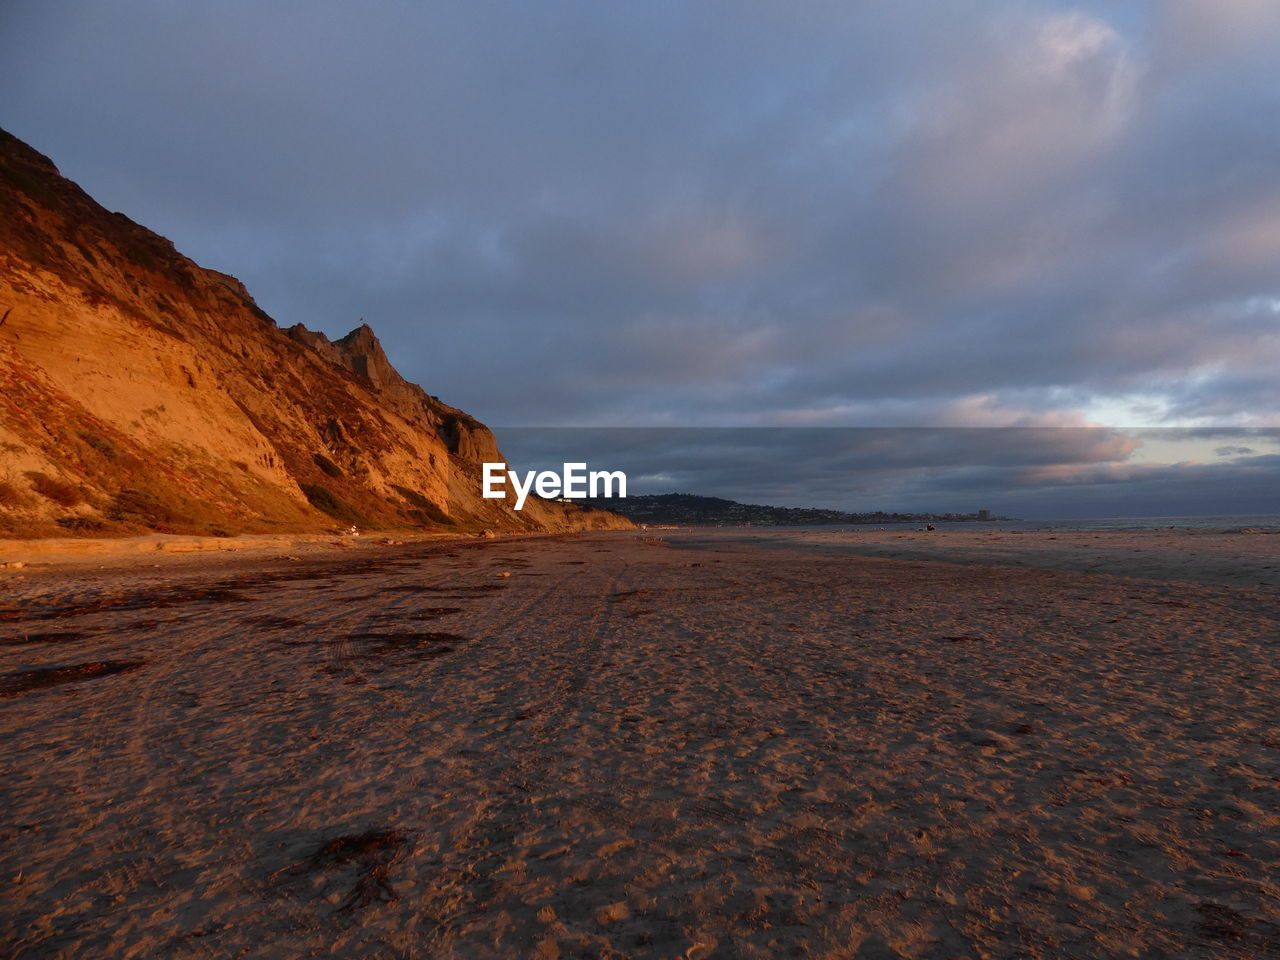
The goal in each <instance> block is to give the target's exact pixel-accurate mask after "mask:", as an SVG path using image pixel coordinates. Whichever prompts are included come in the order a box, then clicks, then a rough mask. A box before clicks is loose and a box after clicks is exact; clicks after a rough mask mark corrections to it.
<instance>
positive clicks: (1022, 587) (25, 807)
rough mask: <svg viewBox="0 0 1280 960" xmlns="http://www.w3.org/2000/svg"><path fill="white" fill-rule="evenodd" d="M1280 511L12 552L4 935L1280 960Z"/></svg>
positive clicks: (259, 946)
mask: <svg viewBox="0 0 1280 960" xmlns="http://www.w3.org/2000/svg"><path fill="white" fill-rule="evenodd" d="M1277 587H1280V535H1276V534H1249V533H1216V534H1208V533H1186V532H1176V531H1151V532H1136V533H1115V534H1102V533H1087V534H1086V533H1071V534H1068V533H1056V534H1050V533H1025V534H1011V533H985V532H979V531H942V532H940V533H939V534H929V535H926V534H923V533H916V532H912V531H901V530H896V531H895V530H890V531H885V532H874V533H872V532H864V533H834V532H820V533H815V532H813V531H807V532H805V531H796V532H794V533H781V532H752V531H742V530H726V531H685V532H668V531H662V532H649V533H641V532H626V533H622V532H618V533H596V534H582V535H564V536H557V537H539V538H519V539H498V540H458V541H436V542H422V543H412V542H411V543H406V544H401V545H396V544H388V545H372V544H370V545H361V546H360V547H358V548H353V549H352V548H344V549H338V548H334V549H332V550H329V551H325V550H320V549H316V550H311V551H308V552H305V553H302V554H297V555H295V554H288V555H276V554H273V555H270V556H265V555H253V556H247V555H246V556H237V555H234V554H227V555H225V556H224V555H217V556H210V555H191V556H172V557H164V558H162V559H157V558H152V557H150V556H147V557H121V558H111V559H109V560H104V559H101V558H93V559H92V560H88V559H86V561H85V562H83V563H79V564H75V563H70V564H68V563H63V564H59V565H55V566H42V565H41V564H40V563H38V562H36V563H32V564H30V565H28V566H26V567H24V568H22V569H20V570H5V571H0V738H2V739H3V744H4V747H3V751H2V752H0V955H2V956H4V957H13V958H15V960H17V958H23V960H29V958H45V957H58V958H63V957H66V958H72V957H76V958H81V957H83V958H89V957H92V958H100V957H113V958H114V957H119V958H153V957H155V958H161V957H162V958H210V960H212V958H218V960H221V958H230V957H262V958H274V957H279V958H289V957H304V956H315V957H367V958H435V957H444V958H455V957H456V958H472V957H475V958H485V957H538V958H555V957H566V958H567V957H611V958H621V957H636V958H641V957H644V958H667V957H684V958H718V957H725V958H735V957H743V958H772V957H791V956H795V957H825V958H861V960H883V958H897V957H903V958H1059V957H1071V958H1093V957H1097V958H1109V957H1144V958H1147V957H1151V958H1155V957H1179V958H1181V957H1188V958H1198V957H1204V958H1218V957H1232V958H1253V957H1258V958H1264V957H1277V956H1280V866H1278V865H1280V732H1278V731H1277V726H1276V721H1275V718H1276V717H1277V716H1280V594H1278V593H1277Z"/></svg>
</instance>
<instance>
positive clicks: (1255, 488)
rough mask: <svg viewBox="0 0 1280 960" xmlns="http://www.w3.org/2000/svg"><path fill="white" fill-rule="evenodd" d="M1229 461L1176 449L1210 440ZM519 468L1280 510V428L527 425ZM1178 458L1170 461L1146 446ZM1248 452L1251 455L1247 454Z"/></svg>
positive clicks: (804, 491)
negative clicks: (1151, 455)
mask: <svg viewBox="0 0 1280 960" xmlns="http://www.w3.org/2000/svg"><path fill="white" fill-rule="evenodd" d="M1214 437H1216V438H1218V439H1219V440H1221V439H1223V438H1229V439H1235V440H1249V441H1250V442H1251V443H1253V444H1254V445H1255V447H1264V446H1265V447H1267V448H1268V449H1269V450H1274V451H1277V452H1275V453H1270V452H1268V453H1259V452H1257V451H1256V450H1253V449H1249V448H1244V447H1241V446H1240V445H1239V444H1231V445H1229V446H1228V447H1227V448H1226V449H1228V450H1229V451H1231V452H1230V453H1223V452H1221V451H1220V452H1219V456H1220V457H1226V456H1230V457H1232V458H1233V459H1231V461H1230V462H1224V461H1223V460H1219V461H1215V462H1197V461H1194V460H1189V459H1182V458H1181V456H1180V455H1178V454H1179V453H1185V452H1192V451H1195V450H1197V449H1199V448H1201V447H1203V444H1204V441H1205V440H1207V439H1212V438H1214ZM500 439H501V441H502V444H503V449H504V452H505V454H506V455H507V456H508V457H509V458H510V461H511V462H512V463H513V464H518V465H519V467H520V469H539V470H556V471H559V470H560V469H561V465H562V464H563V463H565V462H576V461H583V462H587V463H588V464H589V465H590V466H591V468H592V469H610V470H622V471H624V472H625V473H626V474H627V477H628V481H629V487H628V492H629V493H632V494H644V493H666V492H671V491H673V490H674V491H677V492H683V493H699V494H703V495H708V496H721V497H727V498H729V499H733V500H740V501H744V502H749V503H768V504H774V505H777V506H816V507H827V508H832V509H842V510H849V511H854V512H859V511H861V512H869V511H874V510H917V511H926V510H941V511H955V512H966V513H967V512H973V511H975V510H978V509H991V510H994V511H996V512H998V513H1003V514H1006V515H1014V516H1020V517H1026V518H1035V519H1043V518H1053V517H1072V516H1074V517H1088V516H1174V515H1196V514H1198V515H1223V514H1261V513H1275V512H1276V508H1277V506H1278V505H1280V504H1278V501H1277V495H1276V490H1277V489H1280V431H1276V430H1256V429H1255V430H1249V431H1235V432H1230V431H1224V430H1218V431H1213V432H1212V434H1211V433H1210V432H1209V431H1186V430H1168V429H1158V430H1144V431H1134V432H1126V431H1119V430H1114V429H1109V428H1097V427H1077V428H1070V427H1004V428H972V427H968V428H924V427H915V428H902V429H894V428H887V427H877V428H866V427H810V428H798V427H790V428H781V427H779V428H764V427H741V428H706V427H703V428H698V427H687V428H656V427H650V428H641V427H636V428H608V427H600V428H573V427H562V428H526V429H511V430H505V431H503V432H502V434H501V437H500ZM1153 448H1155V449H1159V450H1161V451H1162V452H1167V451H1175V455H1174V456H1172V457H1171V458H1169V459H1172V460H1173V462H1172V463H1168V462H1164V463H1162V462H1150V461H1144V460H1143V459H1142V458H1141V457H1140V456H1139V457H1134V456H1133V455H1134V454H1140V453H1141V452H1142V451H1143V450H1144V449H1153ZM1245 450H1248V452H1247V453H1246V452H1243V451H1245Z"/></svg>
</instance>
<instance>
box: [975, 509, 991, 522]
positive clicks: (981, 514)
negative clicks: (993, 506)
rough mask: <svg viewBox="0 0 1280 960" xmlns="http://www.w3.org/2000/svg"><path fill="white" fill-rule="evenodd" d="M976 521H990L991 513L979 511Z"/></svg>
mask: <svg viewBox="0 0 1280 960" xmlns="http://www.w3.org/2000/svg"><path fill="white" fill-rule="evenodd" d="M978 519H979V520H990V519H991V511H990V510H979V511H978Z"/></svg>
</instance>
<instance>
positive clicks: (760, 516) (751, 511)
mask: <svg viewBox="0 0 1280 960" xmlns="http://www.w3.org/2000/svg"><path fill="white" fill-rule="evenodd" d="M584 502H585V503H590V504H594V505H596V506H601V507H603V506H607V507H608V508H609V509H610V510H613V511H615V512H617V513H620V514H622V515H623V516H625V517H629V518H630V519H631V520H633V521H635V522H636V523H651V524H669V525H673V526H735V525H739V524H744V523H750V524H756V525H761V526H812V525H815V524H832V523H850V524H852V523H926V522H935V523H936V522H942V521H945V522H948V523H955V522H965V521H974V520H1004V519H1007V518H1005V517H996V516H990V515H987V514H986V513H985V512H983V513H881V512H877V513H845V512H843V511H840V510H821V509H818V508H815V507H770V506H764V505H761V504H756V503H738V502H737V501H736V500H725V499H722V498H720V497H699V496H695V495H694V494H691V493H659V494H651V495H648V496H639V497H627V498H625V499H621V500H605V499H596V500H586V501H584Z"/></svg>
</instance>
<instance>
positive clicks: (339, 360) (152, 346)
mask: <svg viewBox="0 0 1280 960" xmlns="http://www.w3.org/2000/svg"><path fill="white" fill-rule="evenodd" d="M0 316H3V320H2V321H0V536H33V535H64V536H65V535H67V534H68V533H85V534H99V535H101V534H117V533H118V534H127V533H131V532H140V531H143V530H159V531H166V532H181V533H220V532H225V533H237V532H273V531H280V532H294V531H297V532H303V531H320V530H326V529H332V528H334V527H335V526H343V527H345V526H348V525H352V524H354V525H356V526H358V527H361V528H363V529H379V528H382V529H400V528H420V529H432V530H459V531H474V530H479V529H482V528H490V529H497V530H507V531H517V530H528V531H548V530H574V529H590V528H610V527H625V526H629V525H630V524H629V522H628V521H626V520H624V519H622V518H621V517H617V516H615V515H614V514H610V513H606V512H604V511H599V510H587V509H579V508H577V507H576V506H574V505H569V504H560V503H546V502H542V501H537V502H533V501H530V502H529V503H528V504H526V506H525V508H524V509H523V510H521V511H520V512H518V513H517V512H515V511H514V510H513V509H512V508H511V505H510V503H509V502H504V501H496V500H484V499H482V498H481V496H480V463H481V462H482V461H484V460H500V459H502V456H501V454H500V453H499V452H498V448H497V444H496V442H495V441H494V438H493V434H492V433H491V432H490V431H489V430H488V429H487V428H486V427H485V426H484V425H483V424H481V423H479V422H478V421H476V420H475V419H474V418H472V417H470V416H468V415H467V414H465V413H463V412H462V411H461V410H457V409H455V408H453V407H450V406H448V405H447V404H444V403H441V402H440V401H438V400H436V399H434V398H433V397H431V396H429V395H428V394H427V393H425V392H424V391H423V390H422V389H421V388H420V387H418V386H416V385H415V384H411V383H409V382H407V381H406V380H404V378H402V377H401V376H400V375H399V374H398V373H397V372H396V370H395V368H394V367H393V366H392V365H391V363H390V361H389V360H388V359H387V356H386V354H385V353H384V352H383V350H382V346H381V344H379V343H378V340H377V337H375V336H374V334H373V331H372V330H371V329H370V328H369V327H368V326H365V325H361V326H359V327H358V328H357V329H355V330H353V331H352V332H351V333H350V334H348V335H347V336H345V337H343V338H342V339H340V340H337V341H330V340H329V339H328V338H327V337H325V336H324V335H323V334H319V333H313V332H311V331H309V330H307V329H306V328H305V327H303V326H301V325H297V326H294V327H292V328H290V329H289V330H287V331H286V330H282V329H280V328H279V327H277V326H276V324H275V322H274V321H273V320H272V319H271V318H270V317H268V316H267V315H266V314H265V313H264V312H263V311H262V310H261V309H259V307H258V305H257V304H256V303H254V301H253V298H252V297H251V296H250V295H249V293H248V291H247V290H245V288H244V286H243V285H242V284H241V283H240V282H239V281H237V280H236V279H235V278H234V277H229V276H227V275H225V274H222V273H218V272H216V271H213V270H205V269H202V268H201V267H199V266H197V265H196V264H195V263H193V262H192V261H190V260H188V259H187V258H186V257H184V256H182V255H181V254H179V253H178V252H177V251H176V250H175V249H174V248H173V245H172V244H171V243H169V242H168V241H167V240H165V239H164V238H162V237H159V236H157V235H156V234H154V233H152V232H151V231H149V230H146V229H145V228H143V227H140V226H139V225H137V224H135V223H134V222H133V221H131V220H130V219H129V218H128V217H125V216H124V215H123V214H119V213H109V212H108V211H106V210H105V209H103V208H102V207H100V206H99V205H98V204H97V203H95V202H94V201H93V200H92V199H91V198H90V197H89V196H88V195H86V194H85V193H84V192H83V191H82V190H80V188H79V187H77V186H76V185H75V184H74V183H71V182H70V181H68V180H66V179H64V178H63V177H62V176H61V175H59V173H58V171H57V169H56V168H55V167H54V165H53V163H52V162H50V161H49V160H48V159H47V158H46V157H44V156H42V155H40V154H39V153H37V152H36V151H34V150H32V149H31V148H30V147H28V146H27V145H26V144H24V143H22V142H21V141H19V140H17V139H16V138H14V137H12V136H11V135H9V134H7V133H5V132H4V131H0Z"/></svg>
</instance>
